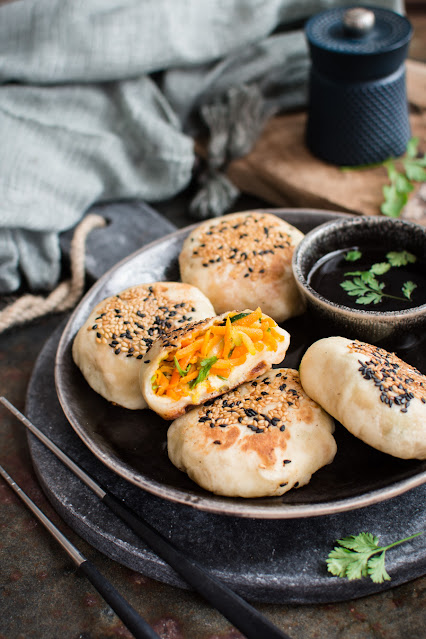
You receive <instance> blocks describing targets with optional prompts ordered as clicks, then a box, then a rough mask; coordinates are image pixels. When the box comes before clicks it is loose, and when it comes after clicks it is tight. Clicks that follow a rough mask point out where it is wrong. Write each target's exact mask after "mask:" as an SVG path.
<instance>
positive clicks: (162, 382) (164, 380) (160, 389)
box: [157, 371, 169, 395]
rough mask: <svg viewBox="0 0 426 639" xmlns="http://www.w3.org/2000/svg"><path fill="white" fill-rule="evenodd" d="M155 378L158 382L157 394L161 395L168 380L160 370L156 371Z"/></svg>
mask: <svg viewBox="0 0 426 639" xmlns="http://www.w3.org/2000/svg"><path fill="white" fill-rule="evenodd" d="M157 380H158V382H159V386H158V389H157V395H163V393H164V392H165V390H166V388H167V386H168V385H169V380H168V379H167V377H166V376H165V375H164V374H163V373H162V372H161V371H158V375H157Z"/></svg>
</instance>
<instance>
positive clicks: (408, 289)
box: [401, 280, 417, 300]
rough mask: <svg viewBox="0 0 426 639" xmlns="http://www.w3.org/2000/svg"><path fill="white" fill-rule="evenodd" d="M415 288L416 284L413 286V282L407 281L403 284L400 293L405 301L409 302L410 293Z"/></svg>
mask: <svg viewBox="0 0 426 639" xmlns="http://www.w3.org/2000/svg"><path fill="white" fill-rule="evenodd" d="M415 288H417V284H414V282H412V281H411V280H409V281H408V282H404V284H403V285H402V288H401V291H402V293H403V295H404V296H405V297H406V298H407V299H409V300H411V293H412V292H413V291H414V289H415Z"/></svg>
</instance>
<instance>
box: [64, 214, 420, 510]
mask: <svg viewBox="0 0 426 639" xmlns="http://www.w3.org/2000/svg"><path fill="white" fill-rule="evenodd" d="M250 211H252V212H264V213H272V214H274V215H278V217H282V219H285V216H286V215H288V216H289V217H297V216H298V215H302V214H303V215H308V217H312V218H314V219H315V217H316V216H318V215H330V216H334V217H335V218H337V219H338V218H347V219H348V218H350V217H358V216H356V215H352V214H348V213H344V212H340V211H330V210H327V209H310V208H307V209H304V208H276V209H273V208H261V209H259V208H257V209H250ZM241 212H243V211H241ZM290 223H291V222H290ZM199 224H200V223H199V222H198V223H194V224H191V225H188V226H185V227H182V228H180V229H177V230H176V231H172V232H171V233H168V234H166V235H164V236H162V237H161V238H158V239H157V240H154V241H153V242H150V243H148V244H146V245H144V246H143V247H141V248H140V249H138V250H136V251H134V252H132V253H131V254H130V255H128V256H127V257H125V258H123V259H121V260H119V261H118V262H117V263H116V264H114V266H112V267H111V268H110V269H108V271H106V272H105V273H104V274H103V275H102V276H101V277H100V278H99V279H98V280H96V282H94V283H93V284H92V286H90V288H89V289H88V291H87V292H86V293H85V295H84V296H83V297H82V298H81V299H80V301H79V302H78V304H77V306H76V307H75V309H74V310H73V312H72V313H71V315H70V316H69V318H68V320H67V322H66V324H65V327H64V329H63V331H62V334H61V336H60V339H59V343H58V347H57V350H56V354H55V370H54V379H55V390H56V394H57V397H58V400H59V403H60V405H61V408H62V410H63V412H64V415H65V416H66V418H67V420H68V422H69V424H70V426H71V427H72V428H73V429H74V431H75V432H76V433H77V435H78V436H79V437H80V439H81V440H82V441H83V443H84V444H85V445H86V446H87V448H88V449H89V450H90V451H91V452H92V453H93V454H94V455H95V456H96V457H97V458H98V459H99V460H100V461H101V462H102V463H103V464H105V465H106V466H107V467H108V468H109V469H110V470H112V471H113V472H115V473H117V474H118V475H119V476H120V477H122V478H123V479H125V480H127V481H129V482H131V483H132V484H134V485H136V486H138V487H139V488H141V489H143V490H146V491H147V492H149V493H151V494H153V495H156V496H157V497H160V498H162V499H165V500H169V501H173V502H175V503H180V504H184V505H187V506H192V507H194V508H198V509H200V510H203V511H206V512H210V513H214V514H218V515H229V516H233V517H243V518H244V517H246V518H255V519H299V518H306V517H318V516H324V515H333V514H336V513H340V512H345V511H350V510H356V509H359V508H364V507H367V506H370V505H372V504H375V503H379V502H382V501H386V500H387V499H392V498H393V497H396V496H398V495H401V494H403V493H404V492H407V491H408V490H411V489H412V488H415V487H417V486H420V485H422V484H423V483H425V482H426V470H425V471H421V472H420V473H416V474H415V475H413V476H412V477H409V478H405V479H401V480H400V481H398V482H396V483H394V484H392V485H391V486H386V487H383V488H379V489H377V490H371V491H368V492H366V493H363V494H362V495H356V496H352V497H346V498H342V499H339V500H335V501H324V502H316V503H314V504H303V503H302V504H286V503H283V502H280V503H278V502H277V504H276V505H273V504H271V505H269V504H268V505H260V504H256V503H254V500H250V499H247V500H245V499H244V498H228V497H224V496H218V495H214V493H211V494H210V493H208V491H205V492H206V496H205V497H204V496H200V495H193V494H191V493H188V492H186V491H182V489H177V488H173V487H169V486H165V485H164V484H162V483H160V482H158V481H156V480H152V479H149V478H146V477H145V476H144V475H142V474H141V473H140V472H139V471H136V470H135V469H134V468H132V466H130V465H129V464H127V463H126V462H124V461H123V460H122V459H120V458H119V456H118V455H116V454H115V453H114V454H113V455H111V454H108V453H106V452H105V450H102V448H101V447H100V446H99V445H98V444H97V442H96V441H94V440H93V439H92V438H91V437H90V436H88V434H87V433H86V431H85V430H84V428H83V427H82V425H81V424H79V423H76V422H75V420H74V418H73V415H72V412H71V411H70V409H69V406H68V404H67V402H66V401H65V400H64V397H63V394H62V391H61V381H62V361H63V359H64V357H65V356H66V355H67V349H69V348H70V343H71V341H70V340H71V338H72V337H73V336H74V335H75V330H73V331H71V327H72V326H73V324H74V318H75V317H76V316H77V315H78V314H79V313H80V308H81V306H83V305H84V304H85V303H86V300H87V299H89V298H90V297H92V296H93V295H94V294H96V291H97V290H98V289H101V288H102V287H103V286H104V283H105V282H106V281H108V279H109V278H110V277H111V274H112V273H113V272H115V271H117V270H119V269H121V268H122V267H123V266H124V265H125V264H126V263H127V262H130V261H132V260H133V259H135V257H137V256H139V255H140V254H141V253H144V252H146V251H148V250H151V249H152V248H154V247H155V246H156V245H158V244H162V243H164V242H165V241H166V240H168V239H170V238H172V237H174V238H177V239H179V238H180V236H183V237H185V236H186V235H188V234H189V233H190V232H191V231H192V230H193V229H194V228H196V227H197V226H199ZM318 226H319V224H318ZM314 228H316V227H314ZM105 401H107V400H105ZM170 463H171V462H170ZM271 499H273V498H271ZM277 499H280V498H279V497H278V498H277ZM228 500H229V501H228ZM236 500H238V503H235V501H236ZM239 500H243V501H241V503H239ZM224 504H228V506H225V507H224Z"/></svg>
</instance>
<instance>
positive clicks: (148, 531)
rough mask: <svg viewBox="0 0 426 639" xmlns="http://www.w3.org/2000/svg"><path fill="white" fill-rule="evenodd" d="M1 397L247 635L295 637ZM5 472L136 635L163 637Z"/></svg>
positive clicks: (275, 638)
mask: <svg viewBox="0 0 426 639" xmlns="http://www.w3.org/2000/svg"><path fill="white" fill-rule="evenodd" d="M0 402H1V403H2V404H3V405H4V406H5V407H6V408H7V409H8V410H9V411H10V412H11V413H12V414H13V415H14V416H15V417H16V418H17V419H19V421H21V422H22V423H23V424H24V426H26V428H28V430H29V431H30V432H31V433H33V435H35V436H36V437H37V438H38V439H39V440H40V441H41V442H42V443H43V444H44V445H45V446H46V447H47V448H48V449H49V450H50V451H52V453H54V454H55V455H56V457H58V459H60V460H61V461H62V462H63V464H65V466H67V468H69V469H70V470H71V471H72V472H73V473H74V474H75V475H76V476H77V477H78V478H79V479H81V481H83V482H84V483H85V484H86V486H88V487H89V488H90V489H91V490H92V491H93V492H94V493H95V494H96V495H97V496H98V497H99V499H100V500H101V501H102V502H103V503H104V504H105V505H106V506H108V507H109V508H110V510H112V512H113V513H114V514H116V515H117V516H118V517H120V519H122V520H123V521H124V522H125V523H126V524H127V525H128V526H129V527H130V528H131V529H132V530H133V531H134V532H135V533H136V534H137V535H138V536H139V537H140V538H141V539H142V541H144V542H145V543H146V544H147V545H148V546H149V547H150V548H151V549H152V550H153V551H154V552H155V553H156V554H157V555H158V556H159V557H161V558H162V559H164V560H165V561H166V562H167V563H168V564H169V565H170V566H171V567H172V568H174V570H175V571H176V572H177V573H179V574H180V575H181V576H182V577H183V578H184V579H185V580H186V581H187V583H188V584H189V585H190V586H192V587H193V589H194V590H195V591H197V592H198V593H199V594H200V595H201V596H202V597H204V599H206V600H207V601H208V602H209V603H210V604H211V605H212V606H213V607H215V608H216V609H217V610H218V611H219V612H221V613H222V614H223V615H224V617H226V618H227V619H228V621H230V622H231V623H232V624H233V625H234V626H235V627H236V628H238V630H240V631H241V632H242V633H243V634H244V635H245V637H247V639H290V637H289V636H288V635H287V634H286V633H285V632H283V631H282V630H279V629H278V628H277V627H276V626H274V624H272V623H271V622H270V621H269V619H267V618H266V617H264V616H263V615H262V614H261V613H260V612H258V611H257V610H256V609H255V608H253V606H251V605H250V604H249V603H247V602H246V601H245V600H244V599H242V598H241V597H240V596H239V595H237V594H236V593H235V592H234V591H233V590H231V589H230V588H229V587H228V586H226V585H225V584H223V583H222V582H221V581H219V580H218V579H216V577H214V576H213V575H211V574H210V573H209V572H208V571H207V570H206V569H205V568H203V567H202V566H201V565H200V564H198V563H197V562H196V561H194V560H192V559H189V558H188V557H186V555H185V554H184V553H182V552H181V551H180V550H179V549H178V548H176V547H175V546H174V545H173V544H172V543H171V542H170V541H168V540H167V539H166V538H165V537H163V536H162V535H161V533H159V532H158V531H157V530H155V528H153V527H152V526H151V525H150V524H149V523H148V522H146V521H144V520H143V519H141V518H139V517H137V516H136V515H135V514H134V513H133V512H132V511H131V510H130V509H129V508H128V507H127V506H126V505H125V503H124V502H122V501H120V500H118V499H117V498H116V497H114V495H112V494H111V493H108V492H107V491H105V490H104V489H103V488H102V486H100V485H99V484H98V483H97V482H96V481H95V480H94V479H93V478H92V477H90V475H88V474H87V473H86V472H85V471H84V470H83V469H82V468H80V467H79V466H78V465H77V464H76V463H75V462H74V461H73V460H72V459H71V458H70V457H68V455H66V454H65V453H64V452H63V451H62V450H61V449H60V448H59V447H58V446H56V444H54V443H53V442H52V441H51V440H50V439H49V438H48V437H47V436H46V435H45V434H44V433H42V432H41V431H40V430H39V429H38V428H37V427H36V426H35V425H34V424H32V423H31V422H30V420H29V419H27V418H26V417H25V416H24V415H23V414H22V413H21V412H20V411H19V410H18V409H17V408H15V406H13V404H11V403H10V402H9V401H8V400H7V399H6V398H5V397H0ZM0 475H1V476H2V477H3V478H4V479H5V480H6V482H7V483H8V484H9V485H10V486H11V488H12V489H13V490H15V492H16V493H17V494H18V495H19V497H20V498H21V499H22V500H23V501H24V503H25V504H26V505H27V506H28V508H29V509H30V510H31V511H32V512H33V514H34V515H35V516H36V517H37V518H38V519H39V520H40V521H41V523H42V524H43V525H44V526H45V527H46V528H47V529H48V531H49V532H50V533H51V534H52V535H53V537H55V539H56V540H57V541H58V542H59V544H60V545H61V546H62V547H63V549H64V550H65V551H66V552H67V553H68V555H69V556H70V557H71V559H72V560H73V561H74V563H75V564H76V565H77V567H78V569H79V571H80V572H82V573H83V574H84V575H85V576H86V577H87V578H88V579H89V581H90V582H91V583H92V584H93V586H94V587H95V588H96V589H97V590H98V592H99V593H100V594H101V595H102V597H103V598H104V599H105V601H106V602H107V603H108V604H109V605H110V606H111V608H112V609H113V610H114V611H115V612H116V614H117V615H118V616H119V617H120V619H121V620H122V621H123V623H124V624H125V625H126V626H127V628H128V629H129V630H130V631H131V632H132V633H133V635H134V636H135V637H136V638H137V639H155V638H156V639H159V636H158V634H157V633H156V632H155V631H154V630H153V629H152V628H151V627H150V626H149V625H148V624H147V622H146V621H145V620H144V619H143V618H142V617H141V616H140V615H139V613H137V612H136V610H134V608H132V606H131V605H130V604H129V603H128V602H127V601H126V600H125V599H124V598H123V597H122V596H121V595H120V593H118V592H117V591H116V590H115V588H114V587H113V586H112V584H111V583H110V582H109V581H108V580H107V579H106V578H105V577H104V576H103V575H101V573H100V572H99V571H98V570H97V569H96V568H95V566H94V565H93V564H92V563H91V562H90V561H89V560H87V559H86V558H85V557H84V556H83V555H82V554H81V553H80V552H79V550H78V549H77V548H76V547H75V546H73V544H71V542H70V541H69V540H68V539H67V538H66V537H65V536H64V535H63V534H62V533H61V531H60V530H59V529H58V528H56V526H55V525H54V524H53V523H52V522H51V521H50V520H49V519H48V518H47V517H46V515H44V513H43V512H42V511H41V510H40V509H39V508H38V506H36V504H34V502H33V501H31V499H30V498H29V497H28V495H26V493H24V491H23V490H22V489H21V488H20V487H19V486H18V485H17V484H16V482H14V480H13V479H12V478H11V477H10V475H8V474H7V472H6V471H5V470H4V469H3V468H2V467H1V466H0Z"/></svg>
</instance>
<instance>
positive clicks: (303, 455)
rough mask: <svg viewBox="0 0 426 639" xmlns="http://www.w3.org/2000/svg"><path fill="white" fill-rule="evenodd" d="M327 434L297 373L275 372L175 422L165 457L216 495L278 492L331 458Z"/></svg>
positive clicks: (325, 418)
mask: <svg viewBox="0 0 426 639" xmlns="http://www.w3.org/2000/svg"><path fill="white" fill-rule="evenodd" d="M333 431H334V423H333V420H332V418H331V417H330V416H329V415H327V413H325V411H323V410H322V408H320V406H318V404H316V403H315V402H314V401H312V400H311V399H310V398H309V397H308V396H307V395H306V393H304V391H303V389H302V387H301V385H300V381H299V375H298V373H297V371H295V370H292V369H289V368H276V369H273V370H270V371H269V372H267V373H265V374H264V375H262V376H261V377H258V378H257V379H256V380H255V381H252V382H247V383H245V384H242V385H241V386H239V387H238V388H236V389H235V390H233V391H231V392H229V393H226V394H225V395H222V396H221V397H218V398H216V399H215V400H213V401H211V402H208V403H207V404H204V406H199V407H198V408H195V409H194V410H191V411H190V412H189V413H187V414H186V415H183V416H182V417H179V419H177V420H176V421H174V422H173V423H172V424H171V426H170V428H169V431H168V434H167V442H168V454H169V458H170V460H171V461H172V463H173V464H174V465H175V466H177V468H179V469H180V470H183V471H184V472H186V473H187V474H188V475H189V477H190V478H191V479H193V480H194V481H195V482H196V483H197V484H199V485H200V486H202V487H203V488H205V489H206V490H210V491H212V492H214V493H216V494H218V495H225V496H228V497H266V496H275V495H283V494H284V493H286V492H287V491H288V490H290V489H291V488H297V487H298V486H303V485H305V484H307V483H308V482H309V480H310V479H311V476H312V473H314V472H316V471H317V470H318V469H319V468H321V467H322V466H324V465H325V464H329V463H330V462H332V461H333V459H334V456H335V454H336V442H335V440H334V437H333V435H332V433H333Z"/></svg>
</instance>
